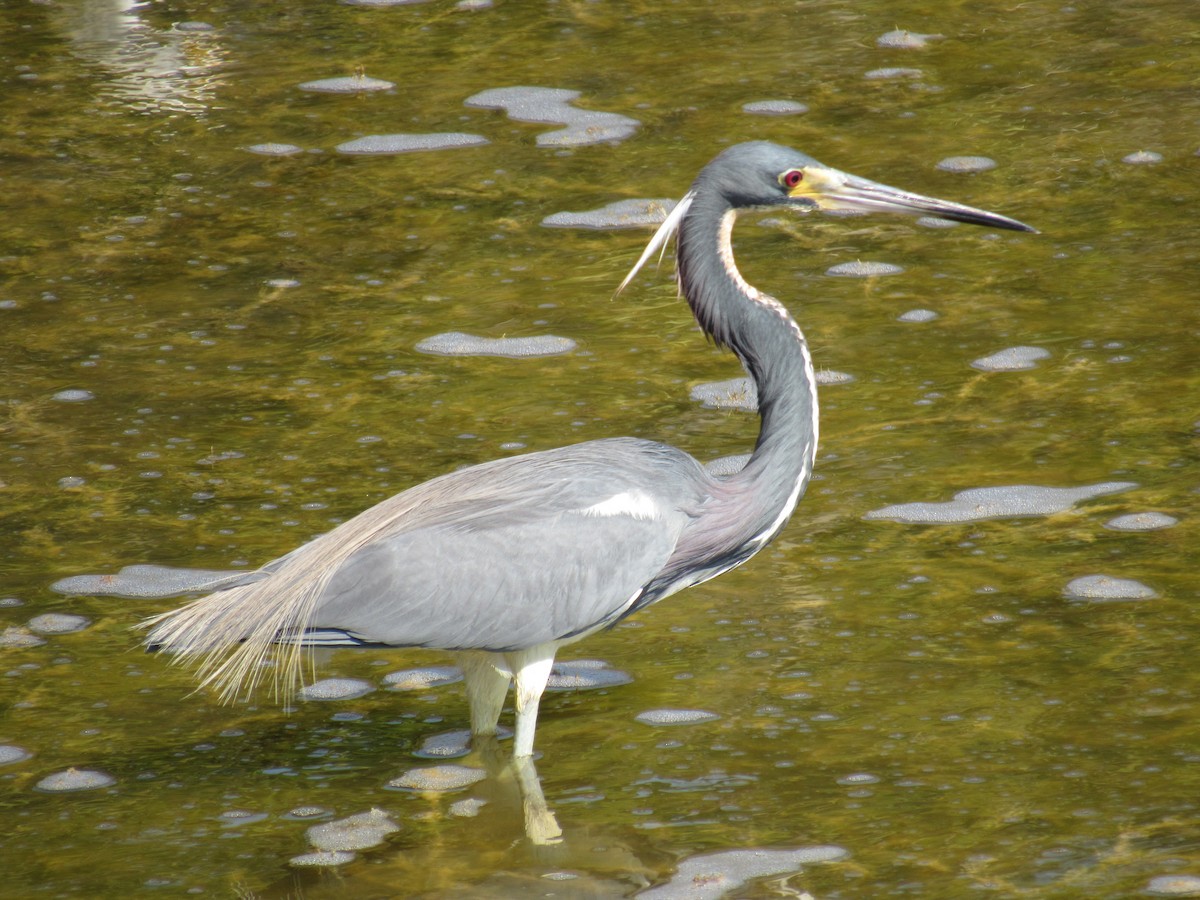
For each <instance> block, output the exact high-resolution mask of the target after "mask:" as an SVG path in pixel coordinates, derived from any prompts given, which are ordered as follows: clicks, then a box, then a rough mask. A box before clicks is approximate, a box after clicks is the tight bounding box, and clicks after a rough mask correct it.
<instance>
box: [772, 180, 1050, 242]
mask: <svg viewBox="0 0 1200 900" xmlns="http://www.w3.org/2000/svg"><path fill="white" fill-rule="evenodd" d="M789 196H791V197H792V198H793V199H796V200H807V201H809V202H811V203H814V204H816V206H817V207H818V208H819V209H825V210H854V211H856V212H891V213H901V214H903V215H910V216H936V217H937V218H939V219H950V220H952V221H954V222H966V223H968V224H971V225H986V226H988V227H991V228H1006V229H1008V230H1010V231H1030V232H1034V233H1037V229H1036V228H1033V227H1031V226H1029V225H1026V224H1025V223H1024V222H1018V221H1017V220H1016V219H1010V218H1009V217H1008V216H1001V215H999V214H997V213H992V212H987V211H986V210H982V209H976V208H975V207H973V206H966V205H964V204H962V203H954V202H952V201H950V200H937V199H934V198H933V197H924V196H922V195H921V194H912V193H909V192H908V191H902V190H900V189H899V188H894V187H888V186H887V185H886V184H878V183H877V182H874V181H868V180H867V179H866V178H859V177H858V176H856V175H847V174H846V173H845V172H839V171H838V170H837V169H825V168H816V167H815V166H810V167H808V168H806V169H805V170H804V179H803V180H802V181H801V182H800V183H799V184H797V185H796V186H795V187H794V188H792V190H791V191H789Z"/></svg>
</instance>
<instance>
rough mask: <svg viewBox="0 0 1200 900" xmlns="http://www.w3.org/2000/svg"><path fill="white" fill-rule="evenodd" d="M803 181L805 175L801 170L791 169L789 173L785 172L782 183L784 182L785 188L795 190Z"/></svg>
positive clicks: (781, 179)
mask: <svg viewBox="0 0 1200 900" xmlns="http://www.w3.org/2000/svg"><path fill="white" fill-rule="evenodd" d="M803 180H804V173H803V172H801V171H800V170H799V169H789V170H788V171H786V172H784V173H783V177H782V178H780V181H782V182H783V186H784V187H785V188H794V187H795V186H796V185H798V184H799V183H800V182H802V181H803Z"/></svg>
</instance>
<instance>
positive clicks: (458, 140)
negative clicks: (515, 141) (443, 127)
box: [335, 131, 491, 156]
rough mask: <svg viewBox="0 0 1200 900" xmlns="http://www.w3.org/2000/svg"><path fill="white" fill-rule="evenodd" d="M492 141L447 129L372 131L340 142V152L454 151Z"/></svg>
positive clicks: (353, 153)
mask: <svg viewBox="0 0 1200 900" xmlns="http://www.w3.org/2000/svg"><path fill="white" fill-rule="evenodd" d="M489 143H491V142H490V141H489V140H488V139H487V138H485V137H484V136H483V135H481V134H466V133H464V132H460V131H447V132H442V133H435V134H368V135H366V136H365V137H360V138H355V139H354V140H352V141H346V142H345V143H344V144H338V145H337V147H336V148H335V149H336V150H337V152H338V153H345V154H347V155H349V156H388V155H392V154H396V153H420V152H422V151H427V150H454V149H457V148H459V147H481V146H483V145H484V144H489Z"/></svg>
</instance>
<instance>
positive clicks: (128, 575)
mask: <svg viewBox="0 0 1200 900" xmlns="http://www.w3.org/2000/svg"><path fill="white" fill-rule="evenodd" d="M247 574H249V573H248V572H242V571H234V570H223V569H177V568H172V567H170V566H154V565H137V566H126V567H125V568H123V569H122V570H121V571H120V572H118V573H117V574H116V575H74V576H72V577H70V578H63V579H60V580H59V581H56V582H54V584H52V585H50V590H52V591H57V592H58V593H60V594H76V595H79V596H85V597H127V598H130V599H148V598H156V599H159V598H163V597H178V596H179V595H181V594H199V593H207V592H208V591H211V590H212V589H213V588H214V587H215V586H216V585H218V584H220V583H221V582H223V581H225V580H227V579H230V578H235V577H238V576H242V575H247Z"/></svg>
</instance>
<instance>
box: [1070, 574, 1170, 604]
mask: <svg viewBox="0 0 1200 900" xmlns="http://www.w3.org/2000/svg"><path fill="white" fill-rule="evenodd" d="M1063 596H1064V597H1066V598H1067V599H1068V600H1091V601H1092V602H1094V603H1111V602H1113V601H1117V600H1153V599H1154V598H1155V597H1157V596H1158V592H1157V591H1156V590H1154V588H1152V587H1149V586H1147V585H1144V584H1142V583H1141V582H1140V581H1134V580H1133V579H1132V578H1114V577H1113V576H1111V575H1084V576H1083V577H1081V578H1076V579H1074V580H1072V581H1071V582H1069V583H1068V584H1067V586H1066V587H1065V588H1063Z"/></svg>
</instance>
